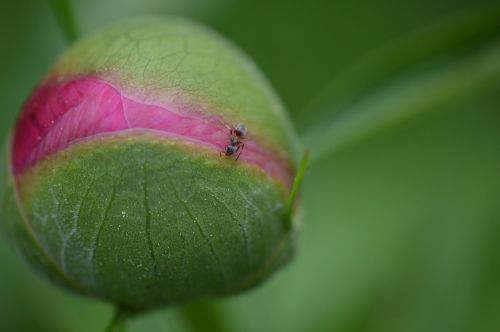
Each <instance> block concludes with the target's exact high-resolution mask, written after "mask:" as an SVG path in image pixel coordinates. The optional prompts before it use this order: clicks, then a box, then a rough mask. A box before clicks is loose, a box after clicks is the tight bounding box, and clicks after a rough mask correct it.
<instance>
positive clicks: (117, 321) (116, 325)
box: [104, 308, 126, 332]
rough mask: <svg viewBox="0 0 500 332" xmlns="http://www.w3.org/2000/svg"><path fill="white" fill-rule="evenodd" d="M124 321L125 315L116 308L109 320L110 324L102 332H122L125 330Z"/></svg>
mask: <svg viewBox="0 0 500 332" xmlns="http://www.w3.org/2000/svg"><path fill="white" fill-rule="evenodd" d="M125 320H126V315H125V313H124V312H123V311H122V310H121V309H120V308H116V310H115V313H114V315H113V318H112V319H111V322H110V323H109V325H108V327H106V329H105V330H104V332H122V331H124V330H125Z"/></svg>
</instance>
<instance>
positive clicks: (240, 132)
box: [234, 123, 248, 136]
mask: <svg viewBox="0 0 500 332" xmlns="http://www.w3.org/2000/svg"><path fill="white" fill-rule="evenodd" d="M234 132H235V133H236V135H237V136H246V135H247V132H248V130H247V126H246V125H245V124H244V123H238V125H237V126H236V127H235V128H234Z"/></svg>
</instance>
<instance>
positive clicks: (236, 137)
mask: <svg viewBox="0 0 500 332" xmlns="http://www.w3.org/2000/svg"><path fill="white" fill-rule="evenodd" d="M224 126H225V127H226V128H228V129H229V135H230V136H229V144H228V145H227V146H226V149H225V150H224V151H220V152H219V155H220V156H222V154H223V153H224V155H226V156H228V157H229V156H232V155H235V154H236V153H238V151H239V153H238V155H237V156H236V160H238V159H239V158H240V155H241V153H242V152H243V148H244V147H245V143H243V142H242V140H243V139H246V138H247V133H248V130H247V126H245V124H243V123H239V124H238V125H237V126H236V127H229V126H227V125H225V124H224Z"/></svg>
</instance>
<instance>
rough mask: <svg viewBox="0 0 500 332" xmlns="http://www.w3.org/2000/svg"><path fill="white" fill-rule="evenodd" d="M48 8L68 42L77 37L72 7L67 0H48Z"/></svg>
mask: <svg viewBox="0 0 500 332" xmlns="http://www.w3.org/2000/svg"><path fill="white" fill-rule="evenodd" d="M48 1H49V5H50V8H51V9H52V12H53V13H54V16H55V18H56V20H57V23H58V24H59V27H60V28H61V30H62V32H63V34H64V38H65V39H66V41H67V42H68V44H71V43H73V42H74V41H75V40H76V39H77V38H78V29H77V27H76V21H75V15H74V13H73V7H72V6H71V3H70V1H69V0H48Z"/></svg>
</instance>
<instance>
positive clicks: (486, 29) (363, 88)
mask: <svg viewBox="0 0 500 332" xmlns="http://www.w3.org/2000/svg"><path fill="white" fill-rule="evenodd" d="M499 18H500V7H498V6H493V7H492V8H489V7H483V8H481V9H480V10H475V11H471V12H466V13H464V12H460V13H459V14H455V15H453V16H452V17H451V18H449V19H448V20H446V21H445V22H444V23H439V24H434V25H433V26H431V27H428V28H426V29H423V30H421V31H418V32H417V33H414V34H413V35H412V36H406V37H405V38H401V39H399V40H397V41H395V42H394V43H392V44H390V45H388V46H386V47H384V48H382V49H380V50H377V51H375V52H374V53H373V54H371V55H369V56H367V57H366V58H363V59H362V60H360V61H359V62H358V63H357V64H356V65H355V66H353V67H352V68H351V69H348V70H346V71H345V72H344V73H343V74H341V75H340V76H339V77H338V78H337V79H336V80H334V81H333V82H332V84H331V85H330V86H329V87H327V88H326V89H325V90H324V91H323V92H322V93H321V94H320V95H319V96H318V97H317V98H316V99H315V100H314V101H313V102H312V103H311V106H310V110H309V111H308V112H305V113H304V114H315V115H314V116H312V117H310V119H309V129H307V130H305V131H304V132H303V134H302V139H303V142H304V145H305V146H307V147H310V148H311V149H312V157H311V158H312V160H313V161H317V160H318V159H320V158H321V157H323V156H326V155H328V154H330V153H333V152H335V151H337V150H339V149H342V148H343V147H345V146H346V145H348V144H350V143H352V142H355V141H357V140H359V139H362V138H364V137H367V136H369V135H370V134H372V133H374V132H377V131H379V130H381V129H383V128H386V127H387V126H391V125H395V124H397V123H399V122H401V121H403V120H405V119H408V118H409V117H411V116H413V115H415V114H418V113H421V112H425V111H426V110H429V109H431V108H433V106H435V105H438V104H440V103H446V102H450V101H452V102H458V101H459V100H464V99H466V98H470V97H473V96H474V95H475V94H476V93H477V92H478V91H481V89H483V88H484V87H487V86H488V82H492V81H494V80H495V79H498V77H499V75H500V72H499V71H500V61H499V60H498V55H499V50H498V45H496V44H495V43H494V42H492V40H494V39H495V38H493V37H492V36H498V35H500V19H499ZM478 45H482V47H481V48H479V50H477V49H478V47H477V46H478ZM473 46H474V47H473ZM471 47H473V48H472V50H470V48H471ZM464 53H465V55H464ZM433 109H435V108H433ZM306 122H307V121H306ZM311 122H312V123H314V122H315V124H311Z"/></svg>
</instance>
